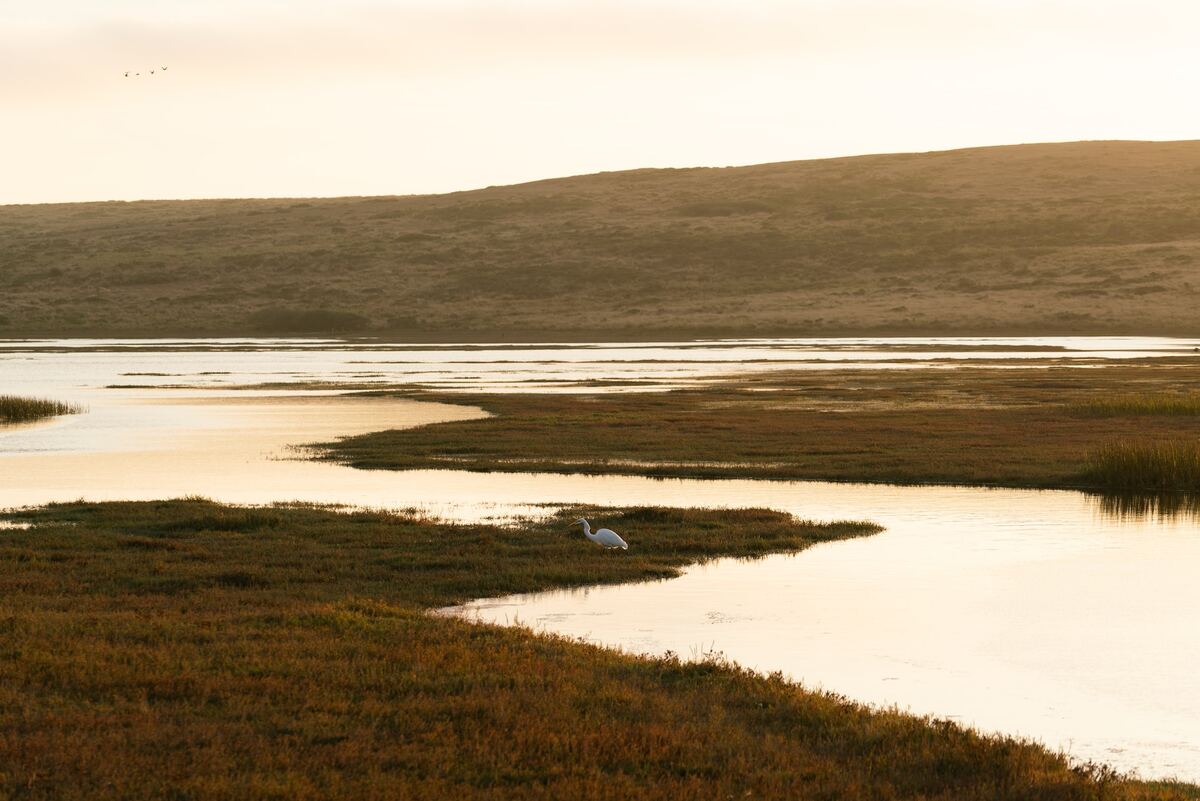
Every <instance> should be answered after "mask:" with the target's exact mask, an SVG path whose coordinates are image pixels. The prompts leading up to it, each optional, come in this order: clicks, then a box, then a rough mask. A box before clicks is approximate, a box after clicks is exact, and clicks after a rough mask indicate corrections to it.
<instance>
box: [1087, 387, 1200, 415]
mask: <svg viewBox="0 0 1200 801" xmlns="http://www.w3.org/2000/svg"><path fill="white" fill-rule="evenodd" d="M1067 408H1068V409H1069V410H1070V411H1071V412H1072V413H1074V414H1078V415H1083V416H1090V417H1118V416H1130V415H1132V416H1166V417H1171V416H1180V417H1184V416H1187V417H1194V416H1200V392H1148V393H1137V392H1130V393H1124V394H1119V395H1111V396H1108V397H1099V398H1093V399H1089V400H1084V401H1077V402H1075V403H1072V404H1070V405H1068V407H1067Z"/></svg>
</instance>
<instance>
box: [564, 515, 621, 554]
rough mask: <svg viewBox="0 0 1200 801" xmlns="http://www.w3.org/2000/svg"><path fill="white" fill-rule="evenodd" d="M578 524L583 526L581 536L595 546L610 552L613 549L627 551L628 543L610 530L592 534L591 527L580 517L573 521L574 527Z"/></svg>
mask: <svg viewBox="0 0 1200 801" xmlns="http://www.w3.org/2000/svg"><path fill="white" fill-rule="evenodd" d="M580 523H582V524H583V536H585V537H587V538H588V539H589V540H591V541H592V542H594V543H596V544H597V545H603V546H604V547H605V548H608V549H609V550H612V549H613V548H620V549H621V550H623V551H628V550H629V543H627V542H625V540H623V539H621V537H620V535H619V534H617V532H615V531H613V530H612V529H611V528H602V529H599V530H597V531H596V533H595V534H593V533H592V526H591V524H590V523H588V521H587V520H585V519H584V518H582V517H581V518H579V519H578V520H576V521H575V525H579V524H580Z"/></svg>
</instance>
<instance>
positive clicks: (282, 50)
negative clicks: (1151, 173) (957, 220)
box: [0, 0, 1200, 203]
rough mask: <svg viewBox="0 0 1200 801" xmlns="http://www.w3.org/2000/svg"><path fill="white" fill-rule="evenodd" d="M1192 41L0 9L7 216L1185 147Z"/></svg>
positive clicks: (195, 0)
mask: <svg viewBox="0 0 1200 801" xmlns="http://www.w3.org/2000/svg"><path fill="white" fill-rule="evenodd" d="M1198 31H1200V2H1196V0H1137V2H1133V1H1126V2H1116V1H1115V0H1036V2H1035V0H636V1H635V0H607V1H601V0H578V1H577V2H567V1H566V0H560V1H559V2H549V1H548V0H506V1H505V2H494V1H489V0H375V1H374V2H364V1H363V0H341V2H330V1H328V0H326V1H323V2H318V1H317V0H236V2H235V1H234V0H104V2H97V1H96V0H37V2H33V1H32V0H0V203H42V202H61V201H82V200H111V199H117V200H132V199H144V198H193V197H284V196H286V197H316V196H342V195H392V194H413V193H429V192H448V191H457V190H462V189H472V188H477V187H482V186H488V185H495V184H508V183H517V182H521V181H528V180H536V179H540V178H552V177H558V176H563V175H575V174H581V173H591V172H598V171H602V170H620V169H631V168H636V167H679V166H726V165H736V164H756V163H763V162H771V161H788V160H793V159H809V158H824V157H829V156H843V155H855V154H862V153H880V152H900V151H926V150H941V149H948V148H956V147H973V146H980V145H993V144H1013V143H1019V142H1044V141H1071V140H1079V139H1159V140H1162V139H1196V138H1200V103H1196V102H1195V98H1196V97H1197V96H1200V86H1198V83H1200V47H1197V46H1196V35H1197V32H1198ZM162 66H166V67H167V68H168V69H167V71H166V72H163V71H162V70H161V69H160V68H161V67H162ZM150 69H155V74H154V75H150V74H149V70H150ZM126 70H129V71H131V72H141V73H142V74H141V75H140V76H134V75H131V76H130V77H128V78H126V77H124V72H125V71H126Z"/></svg>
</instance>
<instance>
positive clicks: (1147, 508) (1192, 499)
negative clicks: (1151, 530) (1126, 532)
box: [1087, 492, 1200, 522]
mask: <svg viewBox="0 0 1200 801" xmlns="http://www.w3.org/2000/svg"><path fill="white" fill-rule="evenodd" d="M1087 497H1088V499H1089V500H1090V501H1091V502H1092V504H1093V506H1094V508H1095V509H1096V511H1097V512H1099V513H1100V514H1101V515H1103V516H1104V517H1107V518H1110V519H1112V520H1123V521H1131V522H1141V521H1145V520H1160V521H1190V522H1196V521H1200V495H1197V494H1195V493H1188V492H1161V493H1144V492H1140V493H1088V495H1087Z"/></svg>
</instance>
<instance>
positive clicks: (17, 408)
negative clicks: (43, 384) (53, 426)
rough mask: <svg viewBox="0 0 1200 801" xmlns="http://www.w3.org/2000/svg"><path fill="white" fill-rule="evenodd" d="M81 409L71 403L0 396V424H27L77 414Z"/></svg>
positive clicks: (17, 396)
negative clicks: (62, 415) (61, 415)
mask: <svg viewBox="0 0 1200 801" xmlns="http://www.w3.org/2000/svg"><path fill="white" fill-rule="evenodd" d="M82 411H83V407H81V406H76V405H75V404H73V403H63V402H62V401H55V400H46V399H44V398H22V397H20V396H19V395H0V423H28V422H32V421H34V420H42V419H44V418H47V417H57V416H58V415H60V414H79V413H80V412H82Z"/></svg>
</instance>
